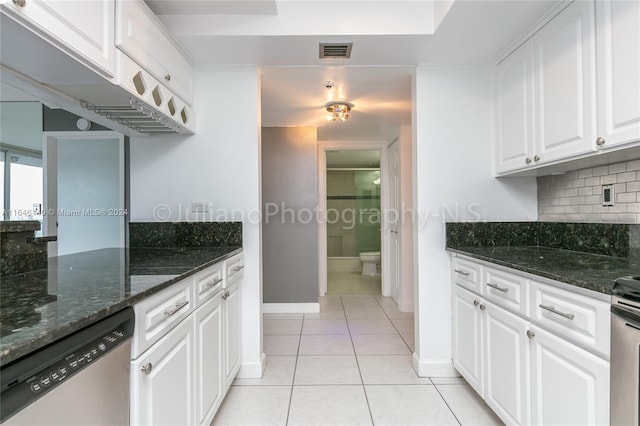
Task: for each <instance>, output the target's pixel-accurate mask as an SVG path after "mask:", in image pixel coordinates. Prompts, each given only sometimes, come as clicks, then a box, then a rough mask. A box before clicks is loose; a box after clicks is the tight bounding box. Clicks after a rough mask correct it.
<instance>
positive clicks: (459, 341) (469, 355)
mask: <svg viewBox="0 0 640 426" xmlns="http://www.w3.org/2000/svg"><path fill="white" fill-rule="evenodd" d="M480 300H481V299H480V297H478V296H476V295H475V294H473V293H471V292H470V291H467V290H465V289H463V288H462V287H459V286H457V285H456V286H454V288H453V365H454V366H455V368H456V369H457V370H458V371H459V372H460V374H462V375H463V376H464V378H465V379H467V382H469V384H470V385H471V387H472V388H473V389H475V391H476V392H478V394H479V395H480V396H484V389H483V388H482V385H483V383H484V378H483V376H482V374H483V373H484V368H483V363H484V357H483V353H484V350H483V348H482V340H483V339H482V331H483V330H482V315H481V314H482V312H481V311H480V309H478V306H479V305H480Z"/></svg>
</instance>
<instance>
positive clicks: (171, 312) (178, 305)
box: [164, 300, 189, 317]
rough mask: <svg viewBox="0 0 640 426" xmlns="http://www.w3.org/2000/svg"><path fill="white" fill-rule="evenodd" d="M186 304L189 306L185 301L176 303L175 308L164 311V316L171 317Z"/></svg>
mask: <svg viewBox="0 0 640 426" xmlns="http://www.w3.org/2000/svg"><path fill="white" fill-rule="evenodd" d="M188 304H189V301H188V300H185V301H184V302H179V303H176V307H175V308H173V309H167V310H166V311H164V314H165V315H166V316H168V317H170V316H171V315H173V314H175V313H176V312H178V311H179V310H180V309H182V308H184V307H185V306H187V305H188Z"/></svg>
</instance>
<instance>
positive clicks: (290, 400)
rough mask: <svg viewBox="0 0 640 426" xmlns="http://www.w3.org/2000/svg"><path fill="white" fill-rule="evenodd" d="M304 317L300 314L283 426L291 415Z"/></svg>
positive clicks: (287, 422)
mask: <svg viewBox="0 0 640 426" xmlns="http://www.w3.org/2000/svg"><path fill="white" fill-rule="evenodd" d="M304 319H305V315H304V314H302V322H301V323H300V334H298V349H297V351H296V362H295V364H294V366H293V377H292V378H291V392H290V393H289V406H288V407H287V417H286V418H285V423H284V424H285V425H288V424H289V415H290V414H291V402H292V401H293V387H294V384H295V382H296V373H297V372H298V360H299V359H300V345H301V344H302V328H303V327H304Z"/></svg>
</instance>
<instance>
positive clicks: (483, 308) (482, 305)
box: [480, 303, 487, 311]
mask: <svg viewBox="0 0 640 426" xmlns="http://www.w3.org/2000/svg"><path fill="white" fill-rule="evenodd" d="M485 309H487V307H486V306H484V303H481V304H480V310H481V311H484V310H485Z"/></svg>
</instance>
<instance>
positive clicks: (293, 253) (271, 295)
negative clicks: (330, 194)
mask: <svg viewBox="0 0 640 426" xmlns="http://www.w3.org/2000/svg"><path fill="white" fill-rule="evenodd" d="M317 157H318V145H317V130H316V128H315V127H265V128H263V129H262V204H263V225H262V244H263V245H262V252H263V273H262V274H263V292H264V293H263V300H264V303H316V302H318V222H317V220H316V215H315V208H316V207H317V205H318V158H317ZM283 203H284V207H285V208H286V209H290V210H288V211H283ZM270 204H271V206H270ZM273 204H275V205H277V213H276V214H275V215H272V216H270V217H267V216H268V213H270V212H271V213H273V212H274V210H275V208H274V207H273ZM309 211H310V212H313V217H312V218H311V220H310V221H309V214H308V212H309ZM292 212H293V213H292ZM283 215H284V217H283ZM292 215H293V218H292V217H291V216H292ZM283 219H284V220H283Z"/></svg>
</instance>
